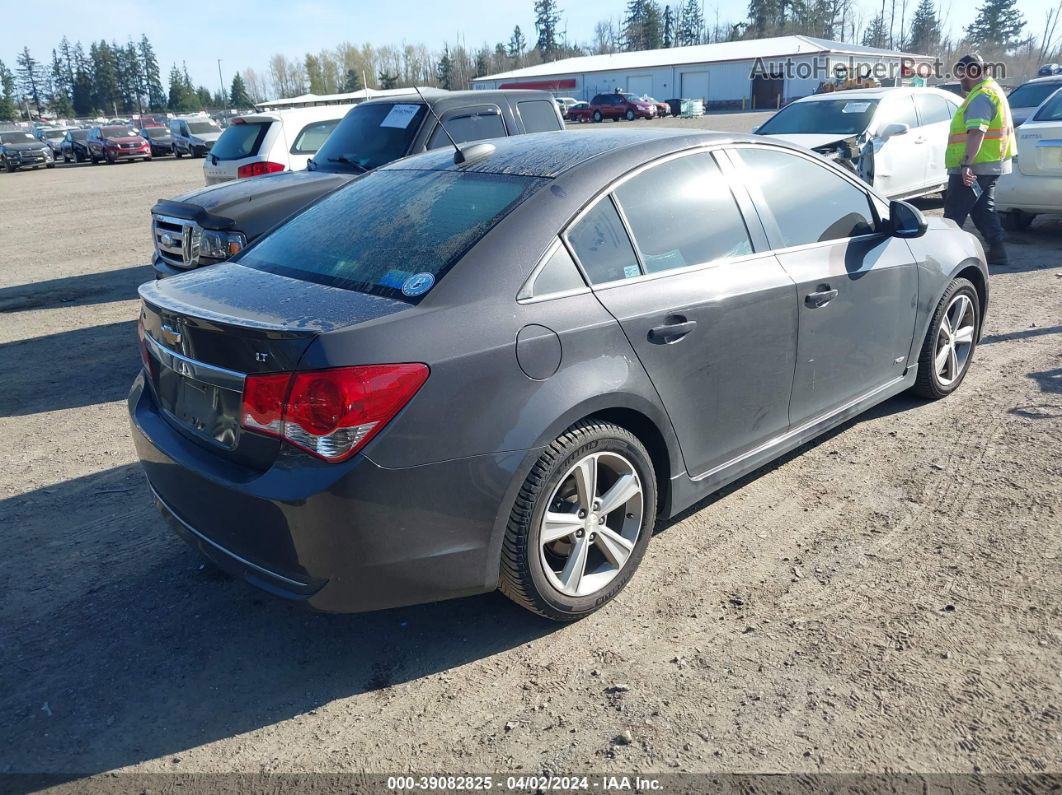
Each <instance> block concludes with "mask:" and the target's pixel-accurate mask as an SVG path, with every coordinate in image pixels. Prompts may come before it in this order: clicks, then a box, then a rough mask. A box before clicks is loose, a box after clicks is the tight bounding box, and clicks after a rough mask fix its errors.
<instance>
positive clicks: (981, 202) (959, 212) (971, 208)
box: [944, 174, 1003, 245]
mask: <svg viewBox="0 0 1062 795" xmlns="http://www.w3.org/2000/svg"><path fill="white" fill-rule="evenodd" d="M998 179H999V177H998V176H996V175H995V174H991V175H981V176H979V177H978V178H977V184H978V185H980V186H981V197H980V198H978V197H977V196H975V195H974V192H973V188H968V187H966V185H965V184H964V183H963V181H962V177H961V176H960V175H959V174H949V175H948V195H947V196H946V197H945V199H944V217H945V218H950V219H951V220H952V221H954V222H955V223H957V224H958V225H959V226H962V225H963V224H964V223H966V217H967V216H969V217H970V218H972V219H973V222H974V226H976V227H977V231H978V232H980V233H981V237H983V238H984V239H985V241H986V242H987V243H988V244H989V245H992V244H993V243H1002V242H1003V226H1002V224H1000V223H999V214H998V213H997V212H996V180H998Z"/></svg>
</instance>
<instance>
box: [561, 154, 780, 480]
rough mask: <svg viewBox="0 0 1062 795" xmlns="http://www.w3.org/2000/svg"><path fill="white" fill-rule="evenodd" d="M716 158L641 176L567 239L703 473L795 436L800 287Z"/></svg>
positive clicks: (688, 457)
mask: <svg viewBox="0 0 1062 795" xmlns="http://www.w3.org/2000/svg"><path fill="white" fill-rule="evenodd" d="M739 200H741V201H743V202H744V204H745V206H746V208H747V210H748V212H750V213H751V205H750V204H749V202H748V198H747V196H744V195H743V194H740V193H739V195H738V196H737V197H735V194H734V193H733V192H732V191H731V188H730V184H729V181H728V180H727V179H726V177H725V176H724V173H723V170H722V168H721V167H720V164H719V163H718V162H717V161H716V159H715V158H714V157H713V155H711V154H709V153H707V152H704V151H700V152H696V153H691V154H687V155H682V156H679V157H673V158H669V159H666V160H663V161H660V162H658V163H655V164H653V165H651V166H649V167H648V168H646V169H644V170H641V171H639V172H636V173H635V174H633V175H632V176H630V177H629V178H627V179H625V180H624V181H622V182H621V184H619V185H618V186H617V187H616V188H615V191H614V193H613V194H612V195H606V196H605V197H603V198H601V199H600V200H599V201H598V202H597V203H596V204H594V205H592V206H591V207H590V208H589V209H588V210H586V211H584V213H583V214H582V215H581V216H580V217H579V218H577V219H576V220H575V222H574V223H573V224H572V225H571V226H570V227H569V228H568V230H567V232H566V234H565V240H566V242H567V244H568V246H569V248H570V249H571V251H572V253H573V254H574V255H575V257H576V258H577V260H578V262H579V264H580V267H581V268H582V269H583V271H584V273H585V276H586V277H587V279H588V281H589V283H590V284H592V285H593V286H594V291H595V293H596V295H597V297H598V299H599V300H600V301H601V303H602V304H603V305H604V306H605V308H606V309H608V311H609V312H610V313H611V314H612V315H613V316H614V317H615V318H616V319H617V320H618V321H619V323H620V325H621V326H622V327H623V331H624V333H625V334H626V336H627V338H628V340H629V341H630V343H631V346H632V347H633V348H634V351H635V353H636V354H637V356H638V358H639V360H640V361H641V364H642V366H643V367H644V368H645V370H646V372H648V374H649V376H650V378H651V379H652V380H653V383H654V384H655V386H656V389H657V392H658V393H659V395H660V399H661V402H662V403H663V406H664V408H665V409H666V410H667V412H668V415H669V416H670V418H671V421H672V424H673V425H674V427H675V430H676V431H677V433H678V436H679V439H680V444H681V447H682V452H683V456H684V458H685V462H686V468H687V470H688V472H689V473H690V474H691V475H693V476H696V475H701V474H704V473H706V472H709V471H710V470H712V469H714V468H716V467H718V466H721V465H722V464H724V463H725V462H727V461H729V460H731V459H732V458H734V457H735V456H738V455H740V454H741V453H743V452H746V451H748V450H750V449H752V448H753V447H755V446H757V444H759V443H761V442H763V441H765V440H767V439H769V438H771V437H773V436H776V435H778V434H780V433H782V432H784V431H785V429H786V428H787V426H788V409H789V393H790V389H791V387H792V382H793V365H794V356H795V353H796V322H797V318H796V297H795V293H796V288H795V286H794V284H793V281H792V280H791V279H790V278H789V277H788V275H787V274H786V273H785V271H784V270H783V269H782V267H781V266H780V265H779V263H778V261H777V260H776V259H775V258H774V256H773V255H771V254H770V253H765V252H763V248H764V247H765V245H766V238H765V237H764V235H763V231H762V229H761V228H759V227H758V226H756V227H753V228H752V230H751V232H750V229H749V228H748V227H747V226H746V223H745V217H744V215H743V213H742V211H741V210H740V209H739V204H738V201H739Z"/></svg>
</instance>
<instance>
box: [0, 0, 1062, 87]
mask: <svg viewBox="0 0 1062 795" xmlns="http://www.w3.org/2000/svg"><path fill="white" fill-rule="evenodd" d="M916 2H917V0H909V3H908V9H909V13H910V9H911V8H913V6H914V5H915V4H916ZM1057 2H1058V0H1022V3H1021V6H1020V7H1021V8H1022V10H1023V12H1024V13H1025V17H1026V20H1027V21H1028V22H1029V30H1030V31H1033V32H1036V33H1040V32H1042V30H1043V21H1044V15H1045V13H1046V11H1047V9H1048V7H1050V6H1052V5H1053V4H1056V3H1057ZM938 3H939V5H940V6H941V7H942V8H943V9H944V13H945V14H946V15H947V18H948V21H949V22H950V23H951V24H950V26H951V28H952V29H953V30H955V31H958V30H959V29H961V28H962V26H964V25H966V24H967V23H968V22H969V21H970V18H972V16H973V13H974V9H975V8H976V2H970V3H969V4H965V3H954V2H952V0H938ZM857 4H859V0H857ZM533 5H534V3H533V0H429V1H428V2H412V1H411V0H374V1H373V2H367V1H366V0H309V1H306V2H299V1H298V0H296V1H295V2H291V3H280V2H252V1H251V0H222V1H221V2H216V0H206V2H200V1H197V2H193V3H191V4H182V3H172V2H169V0H136V1H134V0H106V2H105V3H104V4H103V5H102V6H99V5H92V4H89V6H86V4H85V3H84V1H83V0H79V1H78V2H72V1H71V0H50V1H49V2H47V3H45V4H44V5H42V7H41V13H36V12H32V13H26V11H27V9H28V7H27V6H26V5H25V3H21V2H18V0H0V10H3V11H5V12H7V13H5V14H4V16H5V17H7V16H12V15H17V16H18V20H19V21H18V25H17V28H14V29H10V28H9V29H7V30H5V31H4V35H3V42H2V44H0V59H3V61H4V63H5V64H7V66H8V67H9V68H11V69H14V66H15V63H14V62H15V54H16V53H17V52H18V51H19V50H20V49H21V48H22V46H23V45H27V46H29V48H30V51H31V52H32V53H33V55H34V56H35V57H37V58H38V59H39V60H42V61H48V60H50V59H51V50H52V48H53V47H55V46H56V45H57V44H58V42H59V39H60V38H61V37H62V36H63V35H64V34H66V35H67V36H68V37H69V38H70V40H71V41H75V40H77V39H80V40H81V41H82V42H84V43H85V44H86V47H87V44H88V42H89V41H93V40H99V39H101V38H106V39H107V40H108V41H110V40H112V39H114V40H117V41H118V42H120V43H124V42H125V41H127V40H128V39H129V38H130V37H132V38H134V39H138V38H139V37H140V34H141V33H146V34H147V35H148V37H149V38H150V39H151V41H152V43H153V45H154V46H155V50H156V53H157V55H158V57H159V64H160V66H161V68H162V72H163V82H165V76H166V73H167V72H168V71H169V69H170V66H171V64H172V63H173V62H174V61H177V62H180V61H182V60H185V61H187V63H188V70H189V72H190V73H191V75H192V79H193V80H194V81H195V82H196V84H203V85H205V86H207V87H208V88H210V89H211V90H214V89H216V88H217V87H218V65H217V59H218V58H221V59H222V63H221V69H222V73H223V75H224V77H225V82H226V83H228V82H229V81H231V79H232V75H233V72H234V71H237V70H240V71H242V70H243V69H245V68H247V67H249V66H250V67H253V68H255V69H256V70H258V71H260V72H264V71H265V67H266V61H267V59H268V57H269V56H270V55H272V54H273V53H277V52H279V53H283V54H285V55H287V56H289V57H301V56H302V55H303V54H304V53H306V52H307V51H317V50H320V49H323V48H328V47H332V46H335V45H336V44H339V43H340V42H343V41H350V42H352V43H361V42H365V41H368V42H371V43H373V44H377V45H383V44H391V43H395V44H397V43H401V42H402V41H406V42H409V43H420V42H423V43H425V44H427V45H428V46H430V47H432V48H433V49H434V48H437V47H438V48H441V46H442V43H443V42H444V41H449V42H451V43H453V42H455V41H457V40H458V39H459V38H460V39H461V40H462V41H463V42H464V43H465V44H466V46H469V47H473V48H474V47H478V46H479V45H480V44H482V43H483V42H484V41H486V42H489V43H492V44H493V43H494V42H496V41H499V40H507V39H508V37H509V34H510V33H511V31H512V28H513V25H517V24H518V25H520V26H521V28H522V29H523V30H524V35H525V36H526V37H527V38H528V40H529V41H531V42H532V43H533V42H534V35H535V34H534V25H533V12H532V8H533ZM560 5H561V10H562V11H563V15H564V16H563V22H562V26H563V25H566V26H567V31H568V38H569V39H570V40H573V41H576V42H589V41H590V40H591V39H592V37H593V30H594V23H596V22H597V21H598V20H601V19H606V18H608V17H609V16H612V17H614V18H619V17H621V16H622V14H623V10H624V8H625V6H626V0H578V2H576V0H567V2H566V0H561V2H560ZM860 5H861V7H862V13H863V15H864V18H865V19H869V18H870V17H871V16H872V15H873V13H874V9H876V8H878V7H879V6H878V3H877V2H874V0H862V3H861V4H860ZM897 6H899V2H897ZM89 7H91V8H93V9H94V10H97V11H100V12H102V13H100V14H92V15H89V14H86V9H87V8H89ZM746 8H747V0H717V1H716V2H713V0H705V16H706V17H707V18H708V20H709V22H712V21H714V19H715V17H716V9H718V14H719V18H720V19H721V20H723V21H726V20H734V21H737V20H740V19H743V18H744V16H745V10H746ZM949 9H950V10H949ZM898 15H899V8H897V16H898Z"/></svg>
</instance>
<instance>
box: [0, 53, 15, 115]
mask: <svg viewBox="0 0 1062 795" xmlns="http://www.w3.org/2000/svg"><path fill="white" fill-rule="evenodd" d="M18 116H19V110H18V101H17V100H16V98H15V76H14V75H13V74H12V73H11V70H10V69H8V68H7V66H6V65H5V64H4V62H3V61H0V120H3V121H16V120H17V119H18Z"/></svg>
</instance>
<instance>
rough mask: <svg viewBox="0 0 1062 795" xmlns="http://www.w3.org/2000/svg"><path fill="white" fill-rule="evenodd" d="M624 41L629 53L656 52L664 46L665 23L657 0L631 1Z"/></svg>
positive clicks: (624, 28) (625, 21) (624, 29)
mask: <svg viewBox="0 0 1062 795" xmlns="http://www.w3.org/2000/svg"><path fill="white" fill-rule="evenodd" d="M623 41H624V46H625V48H626V49H627V50H628V51H634V50H654V49H658V48H659V47H661V46H662V45H663V43H664V31H663V21H662V19H661V14H660V6H659V4H658V3H657V2H656V0H630V2H629V3H627V17H626V18H625V19H624V20H623Z"/></svg>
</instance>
